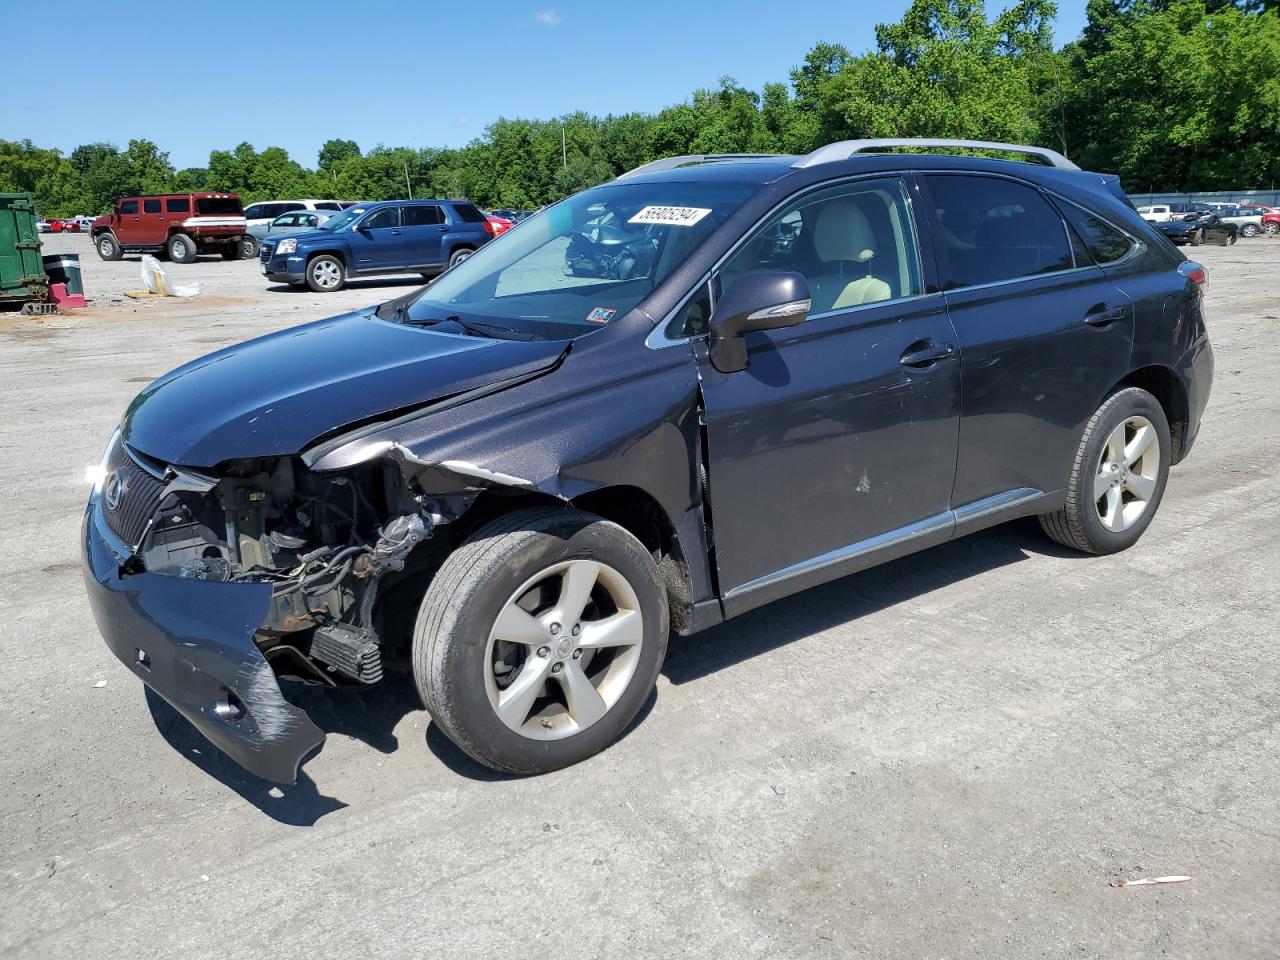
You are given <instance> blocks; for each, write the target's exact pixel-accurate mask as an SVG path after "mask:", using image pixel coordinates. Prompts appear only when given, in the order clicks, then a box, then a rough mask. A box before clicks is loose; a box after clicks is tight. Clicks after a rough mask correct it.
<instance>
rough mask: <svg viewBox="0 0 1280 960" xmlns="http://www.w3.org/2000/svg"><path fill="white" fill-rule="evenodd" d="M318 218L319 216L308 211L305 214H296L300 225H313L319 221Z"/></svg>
mask: <svg viewBox="0 0 1280 960" xmlns="http://www.w3.org/2000/svg"><path fill="white" fill-rule="evenodd" d="M319 219H320V218H319V217H317V216H316V215H315V214H314V213H309V214H306V215H303V214H298V225H299V226H301V227H314V226H315V225H316V223H317V222H318V221H319Z"/></svg>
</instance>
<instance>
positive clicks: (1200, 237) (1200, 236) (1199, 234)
mask: <svg viewBox="0 0 1280 960" xmlns="http://www.w3.org/2000/svg"><path fill="white" fill-rule="evenodd" d="M1202 243H1204V231H1203V230H1196V231H1194V232H1193V233H1192V234H1191V245H1192V246H1193V247H1198V246H1200V244H1202Z"/></svg>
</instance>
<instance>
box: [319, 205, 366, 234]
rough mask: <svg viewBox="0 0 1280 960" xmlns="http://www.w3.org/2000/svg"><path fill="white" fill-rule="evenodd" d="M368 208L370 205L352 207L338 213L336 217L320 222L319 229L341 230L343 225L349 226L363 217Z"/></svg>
mask: <svg viewBox="0 0 1280 960" xmlns="http://www.w3.org/2000/svg"><path fill="white" fill-rule="evenodd" d="M367 209H368V207H350V208H349V209H347V210H344V211H343V212H342V213H340V214H338V215H337V216H336V217H332V218H330V219H328V220H326V221H325V222H324V223H322V224H320V226H319V227H318V228H317V229H319V230H341V229H342V228H343V227H345V226H348V225H349V224H351V223H354V222H355V221H356V220H359V219H360V218H361V217H363V216H364V213H365V211H366V210H367Z"/></svg>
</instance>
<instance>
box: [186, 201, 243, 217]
mask: <svg viewBox="0 0 1280 960" xmlns="http://www.w3.org/2000/svg"><path fill="white" fill-rule="evenodd" d="M196 213H201V214H204V215H205V216H211V215H215V216H236V217H242V216H244V211H243V210H242V209H241V208H240V201H239V200H237V199H235V198H234V197H197V198H196Z"/></svg>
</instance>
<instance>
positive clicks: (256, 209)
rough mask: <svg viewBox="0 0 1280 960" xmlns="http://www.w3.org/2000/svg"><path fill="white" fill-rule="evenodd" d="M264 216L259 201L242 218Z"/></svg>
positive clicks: (249, 218)
mask: <svg viewBox="0 0 1280 960" xmlns="http://www.w3.org/2000/svg"><path fill="white" fill-rule="evenodd" d="M170 209H172V208H170ZM264 216H266V214H264V213H263V212H262V204H260V203H255V204H253V205H251V206H250V207H249V208H248V209H247V210H245V212H244V218H245V219H246V220H261V219H262V218H263V217H264Z"/></svg>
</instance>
